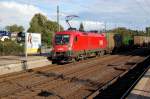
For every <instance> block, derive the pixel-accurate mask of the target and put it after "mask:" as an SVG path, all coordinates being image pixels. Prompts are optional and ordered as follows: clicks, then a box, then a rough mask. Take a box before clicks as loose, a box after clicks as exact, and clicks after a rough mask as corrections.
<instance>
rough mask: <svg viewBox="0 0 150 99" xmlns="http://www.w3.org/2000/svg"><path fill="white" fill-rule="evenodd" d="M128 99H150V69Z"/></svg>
mask: <svg viewBox="0 0 150 99" xmlns="http://www.w3.org/2000/svg"><path fill="white" fill-rule="evenodd" d="M126 99H150V69H149V70H148V71H147V73H146V74H145V75H144V76H143V77H142V78H141V80H140V81H139V82H138V83H137V85H136V86H135V87H134V89H133V90H132V91H131V93H130V94H129V96H128V97H127V98H126Z"/></svg>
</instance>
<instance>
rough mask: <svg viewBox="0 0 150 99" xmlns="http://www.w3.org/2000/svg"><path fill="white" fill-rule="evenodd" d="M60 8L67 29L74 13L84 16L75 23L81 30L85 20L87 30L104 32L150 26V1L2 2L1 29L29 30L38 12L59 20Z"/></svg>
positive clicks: (47, 0)
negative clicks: (68, 18) (19, 26)
mask: <svg viewBox="0 0 150 99" xmlns="http://www.w3.org/2000/svg"><path fill="white" fill-rule="evenodd" d="M57 5H59V6H60V19H61V25H63V26H64V27H65V28H66V27H67V26H66V24H65V22H64V19H65V16H67V15H72V14H73V15H78V16H79V17H80V18H79V19H77V20H75V21H73V22H72V24H73V25H74V26H75V27H78V25H79V23H80V22H81V21H83V23H84V25H85V26H86V27H87V29H89V28H91V29H92V28H98V29H100V28H101V29H102V28H104V24H105V23H106V26H107V28H108V29H110V28H115V27H119V26H122V27H123V26H124V27H127V28H132V29H144V28H145V27H146V26H150V17H149V16H150V10H149V9H150V0H0V27H5V26H6V25H11V24H18V25H23V26H24V27H25V28H26V29H27V28H28V27H29V22H30V20H31V18H32V17H33V15H34V14H35V13H42V14H44V15H45V16H47V18H48V19H50V20H54V21H56V6H57ZM94 23H95V25H94Z"/></svg>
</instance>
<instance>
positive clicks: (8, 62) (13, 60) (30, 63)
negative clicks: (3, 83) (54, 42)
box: [0, 55, 51, 75]
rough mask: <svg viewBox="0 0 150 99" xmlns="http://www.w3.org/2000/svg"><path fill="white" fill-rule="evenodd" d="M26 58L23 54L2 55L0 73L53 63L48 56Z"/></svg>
mask: <svg viewBox="0 0 150 99" xmlns="http://www.w3.org/2000/svg"><path fill="white" fill-rule="evenodd" d="M24 60H25V57H21V56H1V57H0V75H3V74H8V73H13V72H19V71H23V70H26V69H32V68H37V67H43V66H47V65H51V61H50V60H48V59H47V56H37V55H36V56H28V57H27V62H25V61H24Z"/></svg>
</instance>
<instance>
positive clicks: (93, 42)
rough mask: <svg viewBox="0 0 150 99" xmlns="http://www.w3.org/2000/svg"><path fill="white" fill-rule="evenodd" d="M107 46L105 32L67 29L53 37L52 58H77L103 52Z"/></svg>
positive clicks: (58, 59) (67, 59)
mask: <svg viewBox="0 0 150 99" xmlns="http://www.w3.org/2000/svg"><path fill="white" fill-rule="evenodd" d="M106 48H107V39H106V37H105V34H104V33H102V34H98V33H90V32H80V31H75V30H68V31H63V32H57V33H56V34H55V37H54V39H53V49H52V60H53V61H55V60H57V61H71V60H72V59H75V60H79V59H82V58H86V57H88V56H90V55H93V54H96V55H101V54H104V53H105V51H106Z"/></svg>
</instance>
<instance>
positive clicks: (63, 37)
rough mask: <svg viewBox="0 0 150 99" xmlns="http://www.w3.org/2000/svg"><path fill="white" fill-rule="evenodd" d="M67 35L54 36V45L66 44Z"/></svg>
mask: <svg viewBox="0 0 150 99" xmlns="http://www.w3.org/2000/svg"><path fill="white" fill-rule="evenodd" d="M69 38H70V36H69V35H65V34H64V35H61V34H57V35H56V36H55V44H56V45H64V44H68V43H69Z"/></svg>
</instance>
